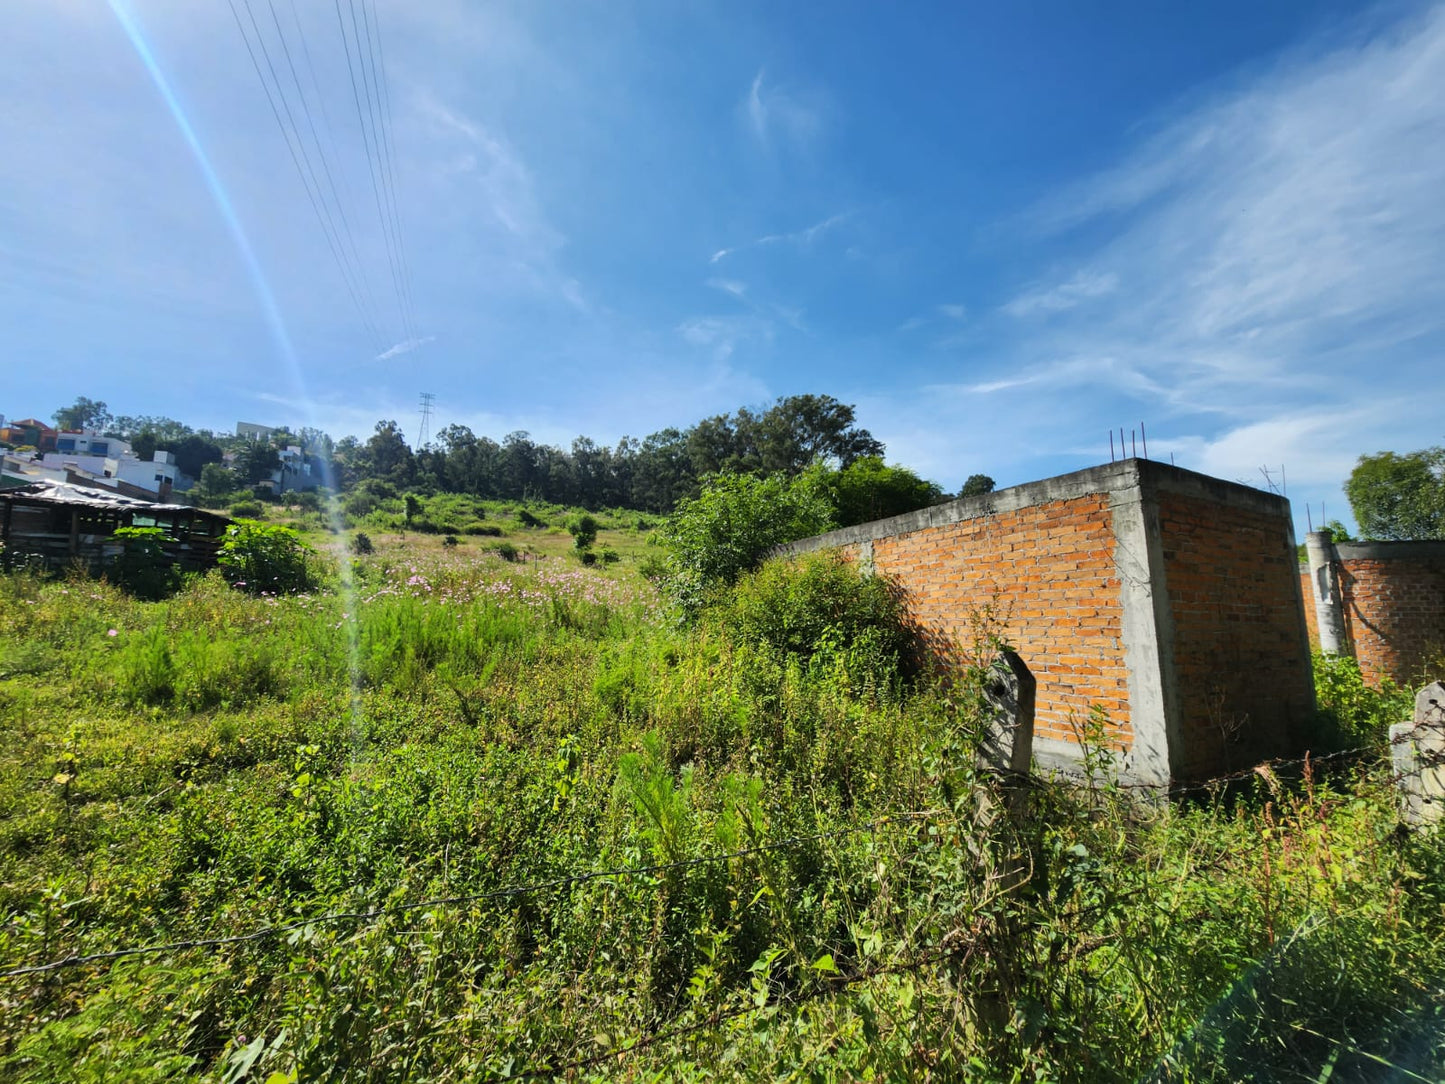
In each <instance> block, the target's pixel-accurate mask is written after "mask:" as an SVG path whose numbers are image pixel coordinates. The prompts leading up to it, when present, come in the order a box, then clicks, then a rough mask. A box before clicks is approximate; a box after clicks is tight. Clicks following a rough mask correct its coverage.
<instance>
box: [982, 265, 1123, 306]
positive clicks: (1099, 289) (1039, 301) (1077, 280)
mask: <svg viewBox="0 0 1445 1084" xmlns="http://www.w3.org/2000/svg"><path fill="white" fill-rule="evenodd" d="M1118 288H1119V277H1118V276H1117V275H1114V274H1111V273H1100V272H1097V271H1079V272H1077V273H1076V274H1074V275H1073V276H1072V277H1071V278H1069V279H1068V280H1067V281H1065V282H1061V283H1058V284H1056V285H1053V286H1042V287H1035V288H1033V289H1030V290H1028V291H1026V292H1024V293H1022V294H1020V295H1019V296H1018V297H1016V298H1014V299H1013V300H1012V301H1010V302H1009V303H1008V304H1006V305H1004V307H1003V311H1004V312H1006V313H1008V314H1009V315H1010V316H1032V315H1034V314H1035V313H1040V312H1044V313H1050V312H1063V311H1064V310H1065V309H1072V308H1074V307H1075V306H1076V305H1079V304H1080V303H1082V302H1084V301H1089V300H1092V299H1093V298H1098V297H1107V296H1108V295H1109V294H1112V293H1113V292H1114V291H1115V290H1117V289H1118Z"/></svg>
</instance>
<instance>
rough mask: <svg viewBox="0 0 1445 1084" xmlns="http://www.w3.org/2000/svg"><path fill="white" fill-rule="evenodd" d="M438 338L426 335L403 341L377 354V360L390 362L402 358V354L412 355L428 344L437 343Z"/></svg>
mask: <svg viewBox="0 0 1445 1084" xmlns="http://www.w3.org/2000/svg"><path fill="white" fill-rule="evenodd" d="M436 338H437V337H436V336H435V335H424V336H422V337H421V338H416V339H403V340H402V341H401V342H399V343H394V344H393V345H392V346H390V347H388V348H387V349H386V350H383V351H382V352H381V353H380V354H377V355H376V358H375V360H376V361H390V360H391V359H392V358H396V357H400V356H401V355H402V354H410V353H411V352H412V351H413V350H415V349H417V348H418V347H421V346H425V345H426V344H427V343H433V342H436Z"/></svg>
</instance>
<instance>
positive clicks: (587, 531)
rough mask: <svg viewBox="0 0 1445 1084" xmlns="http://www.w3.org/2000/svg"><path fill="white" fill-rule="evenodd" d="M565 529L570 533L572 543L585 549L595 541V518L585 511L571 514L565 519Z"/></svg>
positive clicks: (580, 548)
mask: <svg viewBox="0 0 1445 1084" xmlns="http://www.w3.org/2000/svg"><path fill="white" fill-rule="evenodd" d="M567 531H568V533H569V534H571V535H572V544H573V545H574V546H576V547H577V548H578V549H579V550H585V549H587V548H589V547H590V546H591V545H592V543H594V542H596V541H597V520H596V518H595V517H594V516H592V515H589V514H588V513H586V512H584V513H582V515H580V516H573V517H572V518H571V519H569V520H568V521H567Z"/></svg>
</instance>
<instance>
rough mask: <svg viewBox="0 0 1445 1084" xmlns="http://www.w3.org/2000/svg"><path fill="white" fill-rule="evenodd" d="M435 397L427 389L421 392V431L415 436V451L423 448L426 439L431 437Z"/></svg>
mask: <svg viewBox="0 0 1445 1084" xmlns="http://www.w3.org/2000/svg"><path fill="white" fill-rule="evenodd" d="M436 398H437V397H436V396H435V395H433V394H432V393H431V392H429V391H424V392H422V393H421V432H420V433H419V434H418V435H417V438H416V450H417V451H421V450H422V449H423V448H425V447H426V445H427V441H429V440H430V439H431V416H432V404H433V403H435V402H436Z"/></svg>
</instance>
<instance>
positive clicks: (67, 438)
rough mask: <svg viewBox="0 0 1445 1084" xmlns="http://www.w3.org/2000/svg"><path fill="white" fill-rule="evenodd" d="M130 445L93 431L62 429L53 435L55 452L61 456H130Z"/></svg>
mask: <svg viewBox="0 0 1445 1084" xmlns="http://www.w3.org/2000/svg"><path fill="white" fill-rule="evenodd" d="M130 450H131V449H130V443H129V442H128V441H124V440H121V439H120V438H119V437H108V436H106V435H105V434H104V433H99V432H97V431H96V430H94V429H62V430H60V432H58V433H56V434H55V451H56V452H57V453H59V454H61V455H83V456H96V457H99V458H101V459H104V458H106V457H107V456H122V455H129V454H130Z"/></svg>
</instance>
